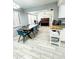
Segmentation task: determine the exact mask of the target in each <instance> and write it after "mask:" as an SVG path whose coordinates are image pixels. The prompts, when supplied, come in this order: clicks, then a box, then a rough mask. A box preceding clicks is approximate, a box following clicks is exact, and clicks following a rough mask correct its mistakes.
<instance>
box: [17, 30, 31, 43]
mask: <svg viewBox="0 0 79 59" xmlns="http://www.w3.org/2000/svg"><path fill="white" fill-rule="evenodd" d="M17 32H18V35H20V37H21V36H22V37H23V42H25V37H26V35H27V36H28V37H30V33H31V32H30V31H22V30H17ZM20 37H19V40H18V42H19V41H20ZM30 38H31V37H30ZM31 39H32V38H31Z"/></svg>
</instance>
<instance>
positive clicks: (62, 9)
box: [58, 5, 65, 18]
mask: <svg viewBox="0 0 79 59" xmlns="http://www.w3.org/2000/svg"><path fill="white" fill-rule="evenodd" d="M58 18H65V5H60V6H59V16H58Z"/></svg>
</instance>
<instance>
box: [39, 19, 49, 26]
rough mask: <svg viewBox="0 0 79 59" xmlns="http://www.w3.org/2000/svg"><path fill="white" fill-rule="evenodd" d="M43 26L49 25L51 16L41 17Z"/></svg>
mask: <svg viewBox="0 0 79 59" xmlns="http://www.w3.org/2000/svg"><path fill="white" fill-rule="evenodd" d="M40 24H41V26H49V18H41V21H40Z"/></svg>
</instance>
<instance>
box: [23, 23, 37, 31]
mask: <svg viewBox="0 0 79 59" xmlns="http://www.w3.org/2000/svg"><path fill="white" fill-rule="evenodd" d="M37 25H38V24H30V25H29V26H28V27H23V28H22V29H23V30H30V29H32V28H34V27H35V26H37Z"/></svg>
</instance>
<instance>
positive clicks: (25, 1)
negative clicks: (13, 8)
mask: <svg viewBox="0 0 79 59" xmlns="http://www.w3.org/2000/svg"><path fill="white" fill-rule="evenodd" d="M57 1H58V0H14V2H15V3H16V4H18V5H20V7H21V8H24V9H27V8H33V7H38V6H41V5H45V4H49V3H54V2H57Z"/></svg>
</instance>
